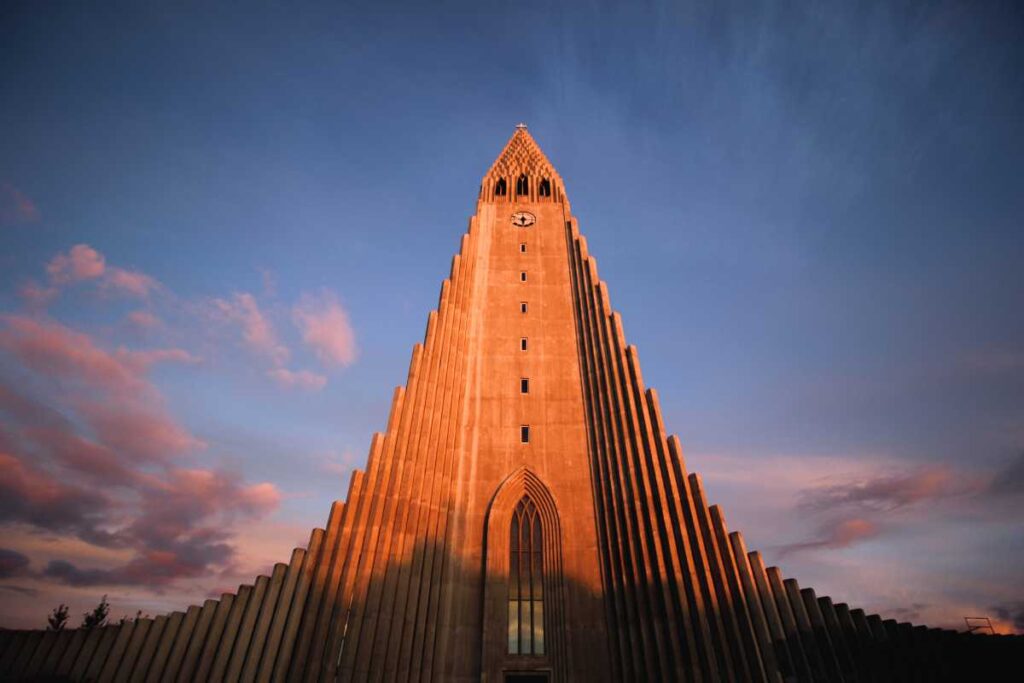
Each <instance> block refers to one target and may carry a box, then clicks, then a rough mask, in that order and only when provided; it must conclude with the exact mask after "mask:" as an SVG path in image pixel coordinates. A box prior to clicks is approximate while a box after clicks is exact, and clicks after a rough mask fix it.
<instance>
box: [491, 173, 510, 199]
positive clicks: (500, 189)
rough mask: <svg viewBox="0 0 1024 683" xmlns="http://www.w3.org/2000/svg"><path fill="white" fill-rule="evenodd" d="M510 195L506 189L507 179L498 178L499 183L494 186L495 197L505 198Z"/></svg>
mask: <svg viewBox="0 0 1024 683" xmlns="http://www.w3.org/2000/svg"><path fill="white" fill-rule="evenodd" d="M507 193H508V189H507V188H506V187H505V179H504V178H498V182H496V183H495V184H494V196H495V197H504V196H505V195H506V194H507Z"/></svg>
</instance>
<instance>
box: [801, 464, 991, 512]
mask: <svg viewBox="0 0 1024 683" xmlns="http://www.w3.org/2000/svg"><path fill="white" fill-rule="evenodd" d="M985 485H986V482H985V480H984V479H982V478H980V477H971V476H969V475H965V474H964V473H954V472H953V471H952V470H951V469H950V468H948V467H920V468H917V469H915V470H911V471H907V472H901V473H896V474H882V475H878V476H873V477H869V478H865V479H853V480H849V481H845V482H842V483H839V484H832V485H827V486H822V487H819V488H811V489H807V490H805V491H803V493H802V494H801V497H802V501H801V506H802V507H804V508H808V509H813V510H830V509H834V508H836V507H837V506H842V505H846V506H858V507H863V508H867V509H873V510H882V511H887V510H896V509H898V508H902V507H906V506H908V505H913V504H914V503H919V502H922V501H926V500H934V499H939V498H949V497H953V496H963V495H968V494H972V493H977V492H978V491H981V490H983V489H984V488H985Z"/></svg>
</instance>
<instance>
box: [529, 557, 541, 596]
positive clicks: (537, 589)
mask: <svg viewBox="0 0 1024 683" xmlns="http://www.w3.org/2000/svg"><path fill="white" fill-rule="evenodd" d="M530 554H531V555H532V556H533V572H532V582H531V584H532V585H531V587H530V590H531V595H532V596H533V598H534V600H539V599H541V598H542V597H543V596H544V568H543V566H542V565H541V561H540V553H530Z"/></svg>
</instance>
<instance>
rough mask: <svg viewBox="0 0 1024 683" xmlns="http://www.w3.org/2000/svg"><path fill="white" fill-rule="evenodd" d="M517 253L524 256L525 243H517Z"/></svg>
mask: <svg viewBox="0 0 1024 683" xmlns="http://www.w3.org/2000/svg"><path fill="white" fill-rule="evenodd" d="M519 253H520V254H525V253H526V242H520V243H519Z"/></svg>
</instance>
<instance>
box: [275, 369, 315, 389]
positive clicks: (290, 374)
mask: <svg viewBox="0 0 1024 683" xmlns="http://www.w3.org/2000/svg"><path fill="white" fill-rule="evenodd" d="M267 376H268V377H270V378H271V379H273V380H274V381H275V382H277V383H278V384H280V385H281V386H283V387H289V388H296V389H305V390H307V391H318V390H320V389H323V388H324V386H326V385H327V378H326V377H324V376H323V375H318V374H316V373H314V372H309V371H308V370H297V371H292V370H289V369H287V368H275V369H273V370H270V371H268V372H267Z"/></svg>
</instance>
